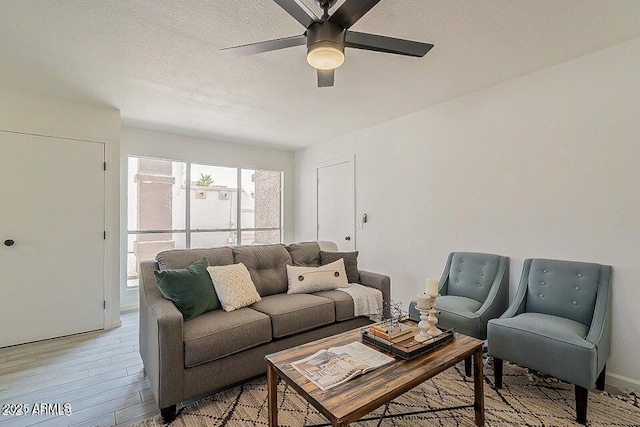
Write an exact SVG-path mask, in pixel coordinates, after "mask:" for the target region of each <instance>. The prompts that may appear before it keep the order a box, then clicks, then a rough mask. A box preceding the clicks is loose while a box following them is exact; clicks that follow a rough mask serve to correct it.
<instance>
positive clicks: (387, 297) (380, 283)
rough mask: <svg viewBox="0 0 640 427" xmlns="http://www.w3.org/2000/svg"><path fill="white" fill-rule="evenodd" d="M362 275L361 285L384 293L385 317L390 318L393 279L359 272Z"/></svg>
mask: <svg viewBox="0 0 640 427" xmlns="http://www.w3.org/2000/svg"><path fill="white" fill-rule="evenodd" d="M358 273H360V284H361V285H364V286H368V287H370V288H375V289H377V290H379V291H380V292H382V301H383V303H386V307H385V310H384V315H385V317H389V307H388V305H389V303H390V302H391V278H390V277H389V276H385V275H384V274H379V273H372V272H370V271H362V270H360V271H358Z"/></svg>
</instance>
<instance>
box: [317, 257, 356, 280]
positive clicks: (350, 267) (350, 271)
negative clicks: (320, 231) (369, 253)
mask: <svg viewBox="0 0 640 427" xmlns="http://www.w3.org/2000/svg"><path fill="white" fill-rule="evenodd" d="M340 258H342V259H343V260H344V269H345V271H346V272H347V280H349V283H360V271H358V251H355V252H325V251H320V264H321V265H327V264H330V263H332V262H335V261H337V260H339V259H340Z"/></svg>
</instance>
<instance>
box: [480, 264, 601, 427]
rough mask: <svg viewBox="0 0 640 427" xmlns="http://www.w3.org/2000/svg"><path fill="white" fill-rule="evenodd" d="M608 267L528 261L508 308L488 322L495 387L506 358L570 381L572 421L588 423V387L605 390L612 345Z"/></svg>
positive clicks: (498, 385)
mask: <svg viewBox="0 0 640 427" xmlns="http://www.w3.org/2000/svg"><path fill="white" fill-rule="evenodd" d="M610 278H611V267H610V266H608V265H600V264H592V263H583V262H573V261H558V260H549V259H528V260H525V262H524V267H523V270H522V277H521V278H520V285H519V287H518V291H517V293H516V296H515V299H514V300H513V302H512V303H511V305H510V306H509V309H508V310H507V311H506V312H505V313H504V314H503V315H502V316H501V317H500V318H499V319H494V320H490V321H489V325H488V330H487V346H488V351H489V355H490V356H493V360H494V371H495V387H496V389H499V388H501V387H502V361H503V360H508V361H510V362H513V363H516V364H518V365H520V366H524V367H527V368H530V369H533V370H535V371H538V372H542V373H545V374H548V375H551V376H554V377H556V378H558V379H560V380H562V381H566V382H568V383H571V384H574V386H575V399H576V421H578V423H580V424H586V422H587V400H588V394H589V389H590V388H591V387H593V386H594V385H595V386H596V388H597V389H599V390H604V385H605V384H604V383H605V371H606V364H607V360H608V359H609V352H610V348H611V284H610Z"/></svg>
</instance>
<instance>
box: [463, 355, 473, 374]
mask: <svg viewBox="0 0 640 427" xmlns="http://www.w3.org/2000/svg"><path fill="white" fill-rule="evenodd" d="M471 358H472V356H469V357H467V358H466V359H464V374H465V375H466V376H468V377H470V376H471V374H472V373H471Z"/></svg>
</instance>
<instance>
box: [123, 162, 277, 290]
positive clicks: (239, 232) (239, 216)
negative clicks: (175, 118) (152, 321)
mask: <svg viewBox="0 0 640 427" xmlns="http://www.w3.org/2000/svg"><path fill="white" fill-rule="evenodd" d="M131 159H150V160H160V161H167V162H175V163H183V164H184V165H185V184H184V185H185V196H184V197H185V200H184V201H185V209H184V215H185V221H184V223H185V227H184V228H183V229H149V230H141V229H139V228H137V229H135V230H131V229H129V219H128V218H129V206H127V241H128V239H129V236H131V235H141V234H168V233H171V234H184V236H185V248H186V249H191V235H192V234H194V233H215V232H235V233H236V239H235V240H236V243H235V244H229V246H241V243H242V232H243V231H244V232H249V231H253V232H255V231H278V232H279V233H278V236H279V243H282V242H283V235H284V219H283V216H284V215H283V213H284V171H281V170H270V169H259V168H250V167H242V166H226V165H213V164H209V163H200V162H192V161H184V160H175V159H164V158H158V157H149V156H135V155H127V189H126V191H127V200H128V195H129V186H130V184H131V183H130V182H129V172H130V171H129V168H130V160H131ZM193 164H197V165H201V166H211V167H224V168H229V169H235V170H236V177H237V181H236V182H237V184H236V187H237V188H236V191H237V196H236V197H237V200H236V226H235V227H234V228H231V227H229V228H195V229H194V228H192V227H191V190H192V189H193V186H192V185H191V169H192V165H193ZM243 170H253V171H254V172H255V171H258V170H268V171H272V172H278V173H279V174H280V187H279V191H280V206H279V210H280V215H279V216H278V227H242V204H241V202H242V190H243V187H242V171H243ZM128 255H129V249H128V244H127V256H128ZM127 280H128V275H127ZM134 288H136V286H127V289H134Z"/></svg>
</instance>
